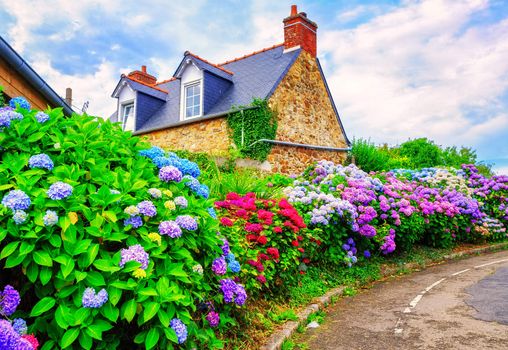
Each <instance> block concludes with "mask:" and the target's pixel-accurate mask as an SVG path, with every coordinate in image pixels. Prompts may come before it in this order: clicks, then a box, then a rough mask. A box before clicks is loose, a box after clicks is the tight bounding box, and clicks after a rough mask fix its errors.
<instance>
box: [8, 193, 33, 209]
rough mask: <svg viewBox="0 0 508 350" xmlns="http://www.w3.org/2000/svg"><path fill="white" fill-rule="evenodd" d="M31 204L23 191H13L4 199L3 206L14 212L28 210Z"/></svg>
mask: <svg viewBox="0 0 508 350" xmlns="http://www.w3.org/2000/svg"><path fill="white" fill-rule="evenodd" d="M30 204H32V201H31V200H30V197H28V196H27V194H26V193H25V192H23V191H21V190H12V191H10V192H9V193H7V194H6V195H5V196H4V198H3V199H2V205H3V206H5V207H7V208H9V209H12V210H27V209H28V208H29V207H30Z"/></svg>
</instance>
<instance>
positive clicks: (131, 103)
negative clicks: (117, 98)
mask: <svg viewBox="0 0 508 350" xmlns="http://www.w3.org/2000/svg"><path fill="white" fill-rule="evenodd" d="M129 106H132V112H131V113H132V119H133V122H134V125H133V128H132V130H129V131H135V130H136V101H135V100H129V101H124V102H122V104H121V105H120V120H121V122H122V130H124V131H125V126H126V124H127V123H126V121H127V119H126V118H125V110H126V109H127V107H129Z"/></svg>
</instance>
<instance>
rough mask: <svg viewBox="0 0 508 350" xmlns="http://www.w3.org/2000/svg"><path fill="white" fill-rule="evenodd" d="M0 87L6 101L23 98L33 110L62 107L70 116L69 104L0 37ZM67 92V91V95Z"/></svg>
mask: <svg viewBox="0 0 508 350" xmlns="http://www.w3.org/2000/svg"><path fill="white" fill-rule="evenodd" d="M0 85H1V86H2V87H3V88H4V91H3V94H4V96H5V97H6V100H7V101H8V100H9V99H10V98H12V97H16V96H23V97H25V98H26V99H27V100H28V102H30V104H31V105H32V107H33V108H35V109H40V110H45V109H47V108H48V106H49V107H52V108H56V107H62V108H63V112H64V113H65V114H66V115H71V114H72V109H71V107H70V103H67V102H66V101H65V100H64V99H63V98H61V97H60V96H59V95H58V94H57V93H56V92H55V91H54V90H53V89H52V88H51V87H50V86H49V85H48V84H47V83H46V82H45V81H44V80H43V79H42V78H41V77H40V76H39V75H38V74H37V73H36V72H35V71H34V70H33V69H32V67H30V65H29V64H28V63H27V62H26V61H25V60H24V59H23V58H22V57H21V56H20V55H19V54H18V53H17V52H16V51H15V50H14V49H13V48H12V47H11V46H10V45H9V44H8V43H7V42H6V41H5V40H4V39H3V38H2V37H1V36H0ZM69 92H70V89H67V94H69ZM68 97H69V99H70V96H68Z"/></svg>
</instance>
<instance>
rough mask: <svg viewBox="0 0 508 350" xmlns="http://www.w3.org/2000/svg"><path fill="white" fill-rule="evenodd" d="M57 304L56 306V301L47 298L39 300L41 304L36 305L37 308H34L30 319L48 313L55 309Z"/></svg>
mask: <svg viewBox="0 0 508 350" xmlns="http://www.w3.org/2000/svg"><path fill="white" fill-rule="evenodd" d="M55 304H56V301H55V299H53V298H51V297H45V298H43V299H41V300H39V302H38V303H37V304H35V306H34V307H33V309H32V312H31V313H30V317H36V316H39V315H42V314H43V313H45V312H46V311H48V310H51V308H53V306H55Z"/></svg>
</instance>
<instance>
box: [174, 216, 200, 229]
mask: <svg viewBox="0 0 508 350" xmlns="http://www.w3.org/2000/svg"><path fill="white" fill-rule="evenodd" d="M175 221H176V223H177V224H178V226H180V227H181V228H182V229H184V230H187V231H196V230H197V229H198V223H197V221H196V219H194V218H193V217H192V216H190V215H179V216H177V217H176V219H175Z"/></svg>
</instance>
